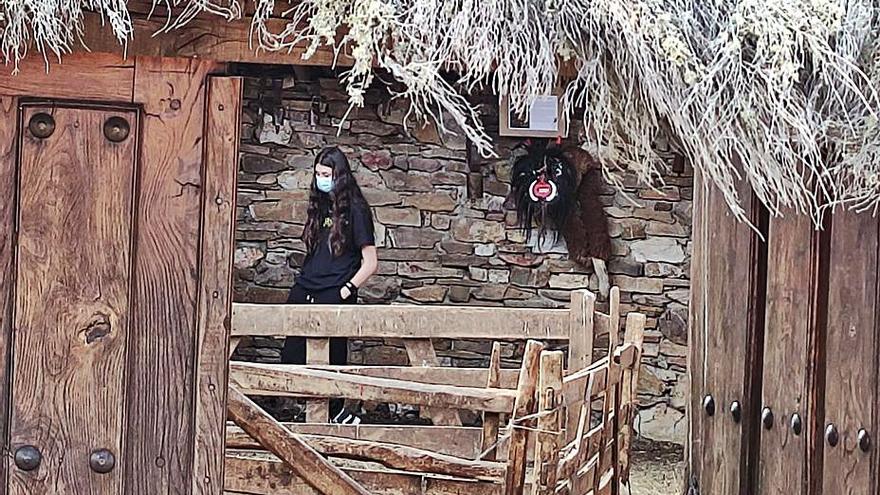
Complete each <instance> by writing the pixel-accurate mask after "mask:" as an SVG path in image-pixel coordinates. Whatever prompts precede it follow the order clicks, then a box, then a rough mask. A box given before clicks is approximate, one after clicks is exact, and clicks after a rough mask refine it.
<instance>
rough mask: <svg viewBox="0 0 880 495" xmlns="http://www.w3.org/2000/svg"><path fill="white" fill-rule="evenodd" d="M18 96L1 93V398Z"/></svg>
mask: <svg viewBox="0 0 880 495" xmlns="http://www.w3.org/2000/svg"><path fill="white" fill-rule="evenodd" d="M17 120H18V106H17V104H16V98H12V97H9V96H0V280H2V281H3V283H0V397H3V398H4V400H5V401H8V398H9V386H8V384H9V382H8V379H9V375H8V369H9V359H10V352H11V342H12V306H13V302H14V301H13V281H14V280H15V272H14V264H13V253H14V252H15V230H16V225H15V203H16V196H17V192H16V177H17V175H18V174H17V164H18V163H17V159H16V151H15V150H16V148H17V147H16V131H15V129H16V122H17ZM7 413H8V402H3V403H2V407H0V439H2V442H3V447H4V448H5V447H6V439H7V437H8V436H7V426H8V421H7V420H8V418H7ZM0 480H4V481H0V495H6V482H5V480H6V462H0Z"/></svg>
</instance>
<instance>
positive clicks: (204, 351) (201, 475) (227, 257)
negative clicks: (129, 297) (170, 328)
mask: <svg viewBox="0 0 880 495" xmlns="http://www.w3.org/2000/svg"><path fill="white" fill-rule="evenodd" d="M241 95H242V80H241V79H240V78H216V77H212V78H210V79H208V97H207V126H206V131H205V165H204V168H205V170H204V174H203V177H204V192H203V195H204V196H203V200H202V201H203V205H204V206H203V220H202V240H201V250H200V251H201V270H200V271H199V273H200V277H201V281H200V291H201V296H200V297H199V323H198V336H197V340H196V361H195V362H196V365H195V369H196V370H197V372H196V374H195V380H196V383H195V390H196V417H195V426H194V428H195V439H194V443H193V444H194V451H193V459H194V461H193V462H194V465H193V476H192V480H193V489H192V490H193V494H194V495H209V494H210V495H213V494H215V493H216V492H217V488H218V487H220V486H222V484H223V456H224V446H223V439H224V437H225V431H224V427H225V423H226V388H227V373H228V368H229V366H228V355H229V350H228V345H229V325H228V324H227V322H228V321H229V317H230V313H231V311H232V306H231V304H232V290H231V288H232V251H233V246H234V244H235V240H234V236H235V197H236V177H237V175H238V174H237V172H238V142H239V139H238V138H239V129H240V128H241V125H240V115H241V111H240V108H241Z"/></svg>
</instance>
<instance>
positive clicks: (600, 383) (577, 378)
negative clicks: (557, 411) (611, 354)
mask: <svg viewBox="0 0 880 495" xmlns="http://www.w3.org/2000/svg"><path fill="white" fill-rule="evenodd" d="M597 365H598V366H597ZM615 371H616V370H615ZM611 374H614V375H615V376H612V377H611V379H610V381H611V382H613V383H615V382H616V381H617V378H616V375H617V374H616V373H612V372H611V370H609V368H608V358H602V360H600V361H596V363H595V364H594V365H593V366H591V367H589V368H588V369H586V370H581V371H579V372H577V373H576V374H574V375H570V376H567V377H565V378H564V379H563V380H562V403H563V404H564V405H565V406H566V407H574V408H578V409H579V408H580V404H581V403H582V402H583V401H584V399H585V398H586V397H595V396H597V395H599V394H600V393H601V392H603V391H604V390H605V387H607V386H608V381H609V375H611ZM590 380H592V383H591V384H590V386H589V388H587V385H588V384H587V382H588V381H590ZM578 414H579V413H578Z"/></svg>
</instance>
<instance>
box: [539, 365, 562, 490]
mask: <svg viewBox="0 0 880 495" xmlns="http://www.w3.org/2000/svg"><path fill="white" fill-rule="evenodd" d="M562 358H563V353H562V351H544V352H542V353H541V374H540V376H539V379H538V390H537V392H538V414H539V415H540V416H539V417H538V426H537V428H538V432H537V434H536V440H535V465H534V467H533V469H532V471H533V472H534V473H535V474H534V477H533V481H532V486H533V487H534V493H535V494H536V495H545V494H546V495H552V494H553V493H554V492H555V491H556V468H557V466H558V464H559V447H560V443H561V442H560V441H559V436H560V434H561V432H562V418H563V416H562V411H561V409H562V400H561V398H562Z"/></svg>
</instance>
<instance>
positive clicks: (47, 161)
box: [8, 106, 137, 495]
mask: <svg viewBox="0 0 880 495" xmlns="http://www.w3.org/2000/svg"><path fill="white" fill-rule="evenodd" d="M37 114H49V115H51V116H52V117H53V118H54V125H55V128H54V132H53V133H52V134H51V135H50V136H48V137H46V138H44V139H41V138H38V137H35V136H34V135H33V134H32V133H31V132H30V131H29V130H28V128H27V124H28V122H30V119H31V117H33V116H34V115H37ZM111 117H122V118H124V119H125V120H126V121H127V122H128V123H129V124H130V126H131V128H132V130H133V131H134V132H132V133H131V134H130V135H129V136H128V137H127V139H125V140H123V141H122V142H119V143H112V142H110V141H109V140H108V139H107V138H106V137H105V135H104V131H103V128H104V124H105V122H106V121H107V119H108V118H111ZM21 122H22V124H23V128H22V129H20V131H19V132H20V140H19V147H20V161H19V177H20V179H19V205H18V217H19V235H18V253H17V266H16V272H17V281H16V287H15V289H16V294H15V318H14V327H15V330H14V343H13V367H12V408H11V418H10V450H11V452H13V453H14V452H15V451H16V449H17V448H19V447H21V446H23V445H33V446H35V447H36V448H37V449H38V450H39V451H40V452H41V453H42V464H41V465H40V467H39V468H38V469H36V470H34V471H23V470H21V469H19V468H18V467H16V465H15V464H14V462H13V461H12V460H11V459H10V460H9V462H10V465H9V467H8V469H9V472H10V486H9V488H10V490H9V492H10V493H11V494H22V495H25V494H27V495H37V494H43V493H45V494H55V493H118V492H119V491H120V490H121V481H122V480H121V476H119V475H118V474H116V472H111V473H109V474H97V473H95V472H93V471H92V470H91V469H90V468H89V456H90V454H91V452H92V451H93V450H96V449H109V450H110V451H111V452H112V453H113V455H114V456H115V457H116V459H117V462H118V460H119V458H120V456H121V455H122V452H121V447H122V445H121V434H122V424H123V408H124V403H125V387H124V383H125V377H124V375H123V370H124V362H125V353H126V344H127V338H128V334H129V331H130V324H131V314H130V291H129V283H130V268H131V259H132V246H131V222H130V219H131V215H132V207H133V200H132V198H133V181H134V177H135V171H136V142H137V140H136V139H135V137H134V136H136V135H137V132H136V131H137V113H136V112H134V111H132V110H128V109H101V110H98V109H89V108H72V107H65V106H56V107H52V106H25V107H23V109H22V120H21Z"/></svg>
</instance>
